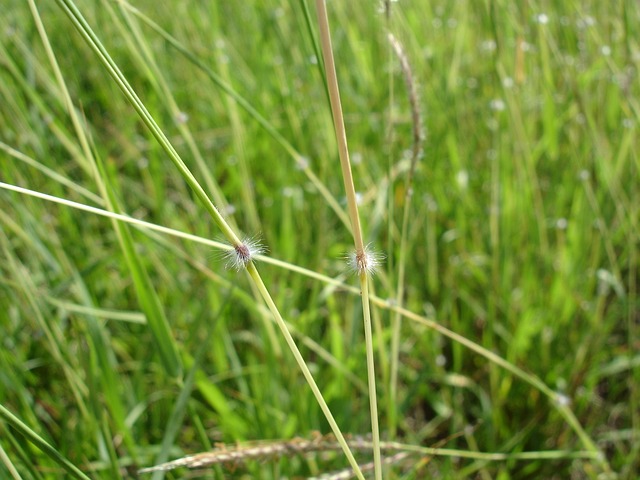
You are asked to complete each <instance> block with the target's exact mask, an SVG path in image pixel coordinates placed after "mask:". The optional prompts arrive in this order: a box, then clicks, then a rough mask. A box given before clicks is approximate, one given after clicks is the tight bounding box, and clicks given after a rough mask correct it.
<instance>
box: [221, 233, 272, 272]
mask: <svg viewBox="0 0 640 480" xmlns="http://www.w3.org/2000/svg"><path fill="white" fill-rule="evenodd" d="M266 251H267V249H266V248H265V246H264V245H263V244H262V243H260V240H259V239H257V238H244V239H242V243H240V244H238V245H234V246H233V248H232V249H230V250H228V251H226V252H225V254H224V258H225V260H226V264H225V267H227V268H229V269H230V268H233V269H234V270H236V271H240V270H242V269H243V268H246V266H247V265H248V264H249V262H252V261H254V260H255V257H256V255H262V254H263V253H265V252H266Z"/></svg>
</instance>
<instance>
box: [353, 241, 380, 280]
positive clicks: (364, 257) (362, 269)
mask: <svg viewBox="0 0 640 480" xmlns="http://www.w3.org/2000/svg"><path fill="white" fill-rule="evenodd" d="M384 258H385V256H384V254H382V253H379V252H376V251H374V250H372V249H371V246H370V245H367V246H365V247H364V250H362V251H360V252H358V251H353V252H351V253H349V254H348V255H347V264H348V265H349V270H351V271H352V272H354V273H356V274H358V275H361V274H363V273H364V274H366V275H375V273H376V270H377V268H378V267H379V266H380V264H381V263H382V261H383V260H384Z"/></svg>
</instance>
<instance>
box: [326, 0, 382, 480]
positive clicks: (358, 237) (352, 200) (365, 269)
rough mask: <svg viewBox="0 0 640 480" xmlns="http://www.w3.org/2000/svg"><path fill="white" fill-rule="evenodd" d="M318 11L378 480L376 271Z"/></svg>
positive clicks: (328, 45)
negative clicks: (372, 299)
mask: <svg viewBox="0 0 640 480" xmlns="http://www.w3.org/2000/svg"><path fill="white" fill-rule="evenodd" d="M316 10H317V12H318V25H319V28H320V44H321V46H322V55H323V57H324V64H325V73H326V79H327V87H328V89H329V100H330V103H331V113H332V115H333V124H334V128H335V131H336V139H337V142H338V152H339V155H340V167H341V169H342V178H343V181H344V188H345V193H346V196H347V205H348V209H349V217H350V219H351V226H352V230H353V240H354V243H355V250H356V251H355V258H356V266H357V272H358V274H359V277H360V287H361V291H362V311H363V318H364V330H365V346H366V351H367V378H368V384H369V407H370V410H371V432H372V437H373V459H374V472H375V478H376V480H382V461H381V454H380V431H379V427H378V404H377V392H376V373H375V364H374V361H373V335H372V333H371V312H370V305H369V283H368V278H367V274H368V273H369V272H371V271H372V268H373V265H372V264H369V263H368V262H369V260H371V259H372V256H371V255H370V254H369V253H368V252H367V251H366V249H365V246H364V241H363V240H362V228H361V226H360V217H359V215H358V203H357V199H356V190H355V186H354V184H353V175H352V173H351V163H350V161H349V148H348V146H347V134H346V131H345V126H344V118H343V115H342V105H341V103H340V90H339V88H338V77H337V75H336V66H335V62H334V59H333V50H332V48H331V35H330V32H329V19H328V17H327V9H326V5H325V1H324V0H316Z"/></svg>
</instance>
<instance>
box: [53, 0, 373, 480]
mask: <svg viewBox="0 0 640 480" xmlns="http://www.w3.org/2000/svg"><path fill="white" fill-rule="evenodd" d="M56 1H57V3H58V5H59V6H60V7H61V9H62V10H63V11H64V13H65V14H66V15H67V16H68V17H69V19H70V20H71V22H72V23H73V25H74V27H75V28H76V29H77V30H78V32H79V33H80V34H81V36H82V37H83V38H84V40H85V41H86V43H87V45H88V46H89V47H90V48H91V49H92V50H93V52H94V53H95V54H96V55H97V57H98V58H99V60H100V62H101V63H102V64H103V65H104V66H105V68H106V69H107V71H108V73H109V75H111V77H112V78H113V79H114V80H115V82H116V84H117V85H118V87H119V88H120V90H122V92H123V93H124V95H125V97H126V98H127V100H128V101H129V102H130V103H131V104H132V106H133V107H134V109H135V110H136V112H137V113H138V115H139V116H140V118H141V119H142V121H143V122H144V123H145V125H146V126H147V127H148V128H149V130H150V131H151V133H152V134H153V136H154V137H155V138H156V140H157V141H158V143H159V144H160V146H162V148H163V149H164V150H165V152H166V153H167V155H168V156H169V158H170V159H171V161H172V162H173V164H174V165H175V166H176V168H177V169H178V171H179V172H180V174H181V175H182V177H183V178H184V180H185V181H186V182H187V184H188V185H189V187H190V188H191V189H192V190H193V191H194V193H195V194H196V196H197V197H198V199H199V200H200V201H201V202H202V203H203V204H204V206H205V208H206V209H207V211H208V212H209V214H210V215H211V217H212V218H213V220H214V222H215V223H216V225H217V226H218V227H219V228H220V230H221V231H222V233H223V235H224V236H225V237H226V239H227V240H228V241H229V243H230V244H231V246H232V247H233V250H234V251H235V252H236V254H237V259H236V261H237V262H239V263H240V264H242V265H244V267H245V268H246V269H247V271H248V273H249V276H250V278H251V279H252V280H253V282H254V283H255V284H256V287H257V288H258V290H259V291H260V294H261V295H262V297H263V299H264V301H265V302H266V303H267V306H268V308H269V310H270V311H271V313H272V315H273V316H274V318H275V320H276V323H277V324H278V326H279V327H280V329H281V330H282V332H283V335H284V337H285V341H286V342H287V344H288V346H289V348H290V349H291V352H292V353H293V356H294V358H295V360H296V362H297V363H298V366H299V368H300V370H301V371H302V374H303V375H304V377H305V379H306V380H307V382H308V383H309V386H310V387H311V390H312V392H313V394H314V396H315V397H316V401H317V402H318V404H319V405H320V407H321V409H322V412H323V413H324V415H325V417H326V419H327V421H328V423H329V425H330V427H331V429H332V431H333V433H334V435H335V436H336V439H338V441H339V443H340V445H341V447H342V449H343V452H344V454H345V456H346V457H347V459H348V461H349V463H350V465H351V467H352V468H353V469H354V471H355V473H356V475H357V476H358V478H359V479H361V480H364V476H363V474H362V471H361V470H360V467H359V466H358V463H357V462H356V460H355V458H354V456H353V453H352V452H351V450H350V449H349V446H348V444H347V442H346V440H345V439H344V435H343V434H342V432H341V431H340V428H339V427H338V424H337V423H336V421H335V419H334V418H333V415H332V413H331V411H330V410H329V407H328V405H327V403H326V401H325V400H324V397H323V396H322V393H321V392H320V389H319V388H318V386H317V384H316V383H315V380H314V378H313V376H312V375H311V372H310V371H309V368H308V367H307V365H306V363H305V361H304V359H303V358H302V355H301V353H300V351H299V349H298V347H297V346H296V344H295V342H294V340H293V338H292V336H291V334H290V333H289V331H288V328H287V326H286V324H285V322H284V320H283V319H282V316H281V315H280V312H279V311H278V308H277V307H276V305H275V303H274V302H273V299H272V298H271V295H270V294H269V291H268V290H267V288H266V286H265V285H264V282H263V281H262V278H261V277H260V274H259V273H258V271H257V269H256V268H255V265H254V263H253V262H254V253H255V251H252V249H251V248H249V247H248V246H247V243H246V242H244V241H242V240H240V237H239V236H238V235H237V234H236V233H235V232H234V231H233V229H232V228H231V227H230V226H229V224H228V223H227V222H226V221H225V219H224V217H223V216H222V215H221V214H220V212H219V211H218V209H217V208H216V207H215V205H214V204H213V202H212V201H211V199H210V198H209V196H208V195H207V194H206V192H205V191H204V189H203V188H202V186H201V185H200V184H199V183H198V181H197V180H196V178H195V177H194V175H193V174H192V173H191V171H190V170H189V168H188V167H187V165H186V164H185V163H184V161H183V160H182V158H180V156H179V155H178V152H177V151H176V150H175V148H174V147H173V145H172V144H171V143H170V142H169V139H168V138H167V137H166V136H165V134H164V132H163V131H162V129H161V128H160V127H159V126H158V124H157V123H156V122H155V120H154V119H153V117H152V116H151V114H150V113H149V111H148V110H147V109H146V107H145V106H144V104H143V103H142V101H141V100H140V99H139V98H138V96H137V94H136V92H135V91H134V90H133V88H132V87H131V85H130V84H129V82H128V81H127V79H126V78H125V76H124V75H123V74H122V72H121V71H120V69H119V68H118V66H117V65H116V63H115V62H114V61H113V59H112V58H111V56H110V55H109V53H108V52H107V50H106V49H105V48H104V46H103V45H102V43H101V42H100V40H99V39H98V37H97V36H96V34H95V33H94V32H93V30H92V28H91V27H90V26H89V24H88V23H87V22H86V20H85V19H84V17H83V16H82V14H81V13H80V11H79V10H78V9H77V7H76V6H75V4H74V3H73V1H72V0H56Z"/></svg>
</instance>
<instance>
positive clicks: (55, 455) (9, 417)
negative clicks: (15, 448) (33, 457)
mask: <svg viewBox="0 0 640 480" xmlns="http://www.w3.org/2000/svg"><path fill="white" fill-rule="evenodd" d="M0 417H1V418H2V419H3V420H4V421H5V422H6V423H7V424H8V425H10V426H11V427H12V428H14V429H15V430H16V431H17V432H19V433H20V434H21V435H22V436H23V437H25V438H26V439H27V440H29V441H30V442H31V443H32V444H33V445H35V446H36V447H37V448H38V449H40V450H41V451H42V452H44V453H46V454H47V455H48V456H49V457H50V458H51V459H53V460H54V461H55V462H56V463H58V464H59V465H60V466H61V467H62V468H63V469H64V470H65V471H66V472H67V473H68V474H69V475H71V476H72V477H73V478H79V479H81V480H90V479H89V477H88V476H86V475H85V474H84V473H83V472H82V471H81V470H80V469H79V468H78V467H76V466H75V465H74V464H73V463H71V462H70V461H69V460H68V459H66V458H65V457H64V456H63V455H61V454H60V452H58V450H56V449H55V447H53V446H52V445H51V444H49V443H48V442H47V441H46V440H45V439H44V438H42V437H41V436H40V435H38V434H37V433H36V432H35V431H33V430H32V429H31V428H29V427H28V426H27V425H26V424H25V423H23V422H22V420H20V419H19V418H18V417H16V416H15V415H14V414H13V413H11V412H10V411H9V410H8V409H7V408H5V406H4V405H2V404H0Z"/></svg>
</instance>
